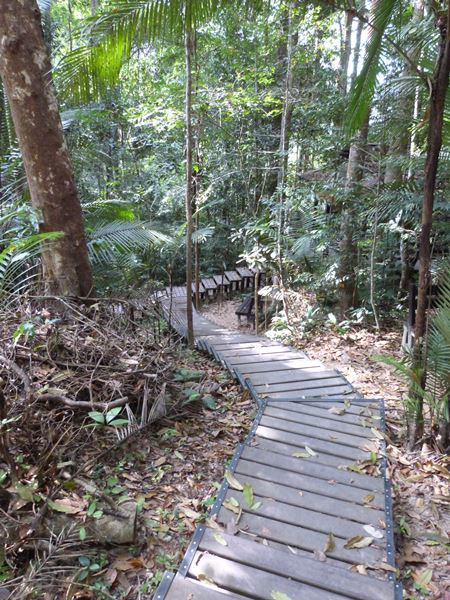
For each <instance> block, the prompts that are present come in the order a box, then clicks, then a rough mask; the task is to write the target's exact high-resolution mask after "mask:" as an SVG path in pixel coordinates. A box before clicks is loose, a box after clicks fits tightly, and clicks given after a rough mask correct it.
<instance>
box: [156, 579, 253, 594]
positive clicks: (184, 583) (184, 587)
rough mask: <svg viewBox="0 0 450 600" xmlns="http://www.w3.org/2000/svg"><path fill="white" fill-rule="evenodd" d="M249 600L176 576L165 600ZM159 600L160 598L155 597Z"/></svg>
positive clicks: (200, 582) (194, 580)
mask: <svg viewBox="0 0 450 600" xmlns="http://www.w3.org/2000/svg"><path fill="white" fill-rule="evenodd" d="M188 599H189V600H248V596H241V595H240V594H234V593H232V592H229V591H227V590H221V589H219V588H216V587H214V586H212V585H207V584H205V583H203V582H202V581H197V580H196V579H191V578H190V577H182V576H181V575H176V576H175V579H174V580H173V583H172V585H171V586H170V590H169V592H168V593H167V595H166V596H165V599H164V600H188ZM155 600H158V596H157V595H156V596H155Z"/></svg>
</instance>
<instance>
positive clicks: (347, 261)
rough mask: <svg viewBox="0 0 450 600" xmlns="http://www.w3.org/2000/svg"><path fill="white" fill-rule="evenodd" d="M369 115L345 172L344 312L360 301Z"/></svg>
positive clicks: (341, 294)
mask: <svg viewBox="0 0 450 600" xmlns="http://www.w3.org/2000/svg"><path fill="white" fill-rule="evenodd" d="M369 118H370V113H369V114H368V115H367V118H366V122H365V124H364V125H363V126H362V128H361V130H360V132H359V134H358V139H357V140H355V142H354V143H353V144H352V145H351V147H350V154H349V157H348V164H347V175H346V181H347V183H346V187H347V190H346V196H347V197H346V200H345V207H344V210H343V211H342V215H341V242H340V245H339V254H340V256H339V270H338V276H339V307H340V312H341V315H342V316H343V315H345V313H346V312H347V311H348V310H349V309H350V308H353V307H354V306H356V305H357V303H358V289H357V282H356V269H357V267H358V264H357V263H358V252H357V246H356V242H355V227H356V222H355V221H356V210H355V203H356V200H357V197H358V191H359V188H360V182H361V179H362V177H363V168H364V161H365V152H366V145H367V136H368V132H369Z"/></svg>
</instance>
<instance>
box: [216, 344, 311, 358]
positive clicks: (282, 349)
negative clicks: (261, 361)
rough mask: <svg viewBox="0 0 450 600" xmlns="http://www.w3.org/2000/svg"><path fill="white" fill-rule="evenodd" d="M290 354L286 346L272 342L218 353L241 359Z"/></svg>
mask: <svg viewBox="0 0 450 600" xmlns="http://www.w3.org/2000/svg"><path fill="white" fill-rule="evenodd" d="M290 352H292V350H291V349H290V348H287V347H286V346H281V345H279V344H277V343H276V342H273V343H272V344H266V343H264V344H262V343H260V342H256V343H255V344H253V346H252V347H251V348H241V349H238V350H221V352H220V353H221V354H223V355H224V356H227V355H232V356H236V357H243V358H250V357H255V356H260V357H261V358H262V357H263V356H265V355H266V354H269V355H273V356H279V355H281V354H286V353H287V354H289V353H290ZM298 354H301V355H302V356H305V357H306V354H303V352H299V353H298Z"/></svg>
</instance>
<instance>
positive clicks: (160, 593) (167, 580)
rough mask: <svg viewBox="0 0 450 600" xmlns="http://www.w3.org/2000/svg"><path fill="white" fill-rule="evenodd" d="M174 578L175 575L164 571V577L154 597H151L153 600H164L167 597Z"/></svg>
mask: <svg viewBox="0 0 450 600" xmlns="http://www.w3.org/2000/svg"><path fill="white" fill-rule="evenodd" d="M174 578H175V573H171V572H170V571H165V572H164V575H163V577H162V579H161V581H160V584H159V585H158V587H157V589H156V592H155V595H154V596H153V598H154V600H164V598H165V597H166V595H167V592H168V591H169V589H170V586H171V585H172V583H173V580H174Z"/></svg>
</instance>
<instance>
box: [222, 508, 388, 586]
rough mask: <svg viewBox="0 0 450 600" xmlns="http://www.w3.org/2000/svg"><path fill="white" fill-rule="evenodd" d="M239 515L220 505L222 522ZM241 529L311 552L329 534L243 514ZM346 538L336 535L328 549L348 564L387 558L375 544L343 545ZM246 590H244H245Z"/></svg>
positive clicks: (323, 546) (324, 544)
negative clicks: (361, 545) (345, 546)
mask: <svg viewBox="0 0 450 600" xmlns="http://www.w3.org/2000/svg"><path fill="white" fill-rule="evenodd" d="M235 517H236V515H235V514H234V513H233V512H231V511H229V510H228V509H226V508H221V510H220V512H219V515H218V521H219V523H224V524H227V523H230V522H234V521H235ZM239 528H240V529H242V530H243V531H246V532H248V533H251V534H254V535H258V536H260V537H262V538H264V539H266V540H268V541H270V540H274V541H276V542H280V543H282V544H286V545H287V546H292V547H293V548H302V549H303V550H308V551H309V552H315V551H316V552H317V551H323V549H324V548H325V546H326V543H327V537H328V536H327V534H325V533H321V532H318V531H312V530H311V529H305V528H304V527H298V526H295V525H292V524H290V523H289V524H288V523H283V522H281V521H276V520H274V519H268V518H266V517H261V516H259V515H255V514H250V513H245V512H244V513H242V516H241V519H240V520H239ZM344 544H345V540H343V539H341V538H336V547H335V548H334V549H333V550H331V551H330V552H328V555H329V556H331V557H332V558H337V559H338V560H342V561H344V562H347V563H349V564H353V565H355V564H356V565H361V564H362V565H364V564H375V563H377V562H379V561H382V560H383V559H384V556H385V553H384V551H383V550H382V549H381V548H376V547H375V546H374V545H372V546H368V547H367V548H352V549H350V550H349V549H347V548H344ZM242 591H243V590H242Z"/></svg>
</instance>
